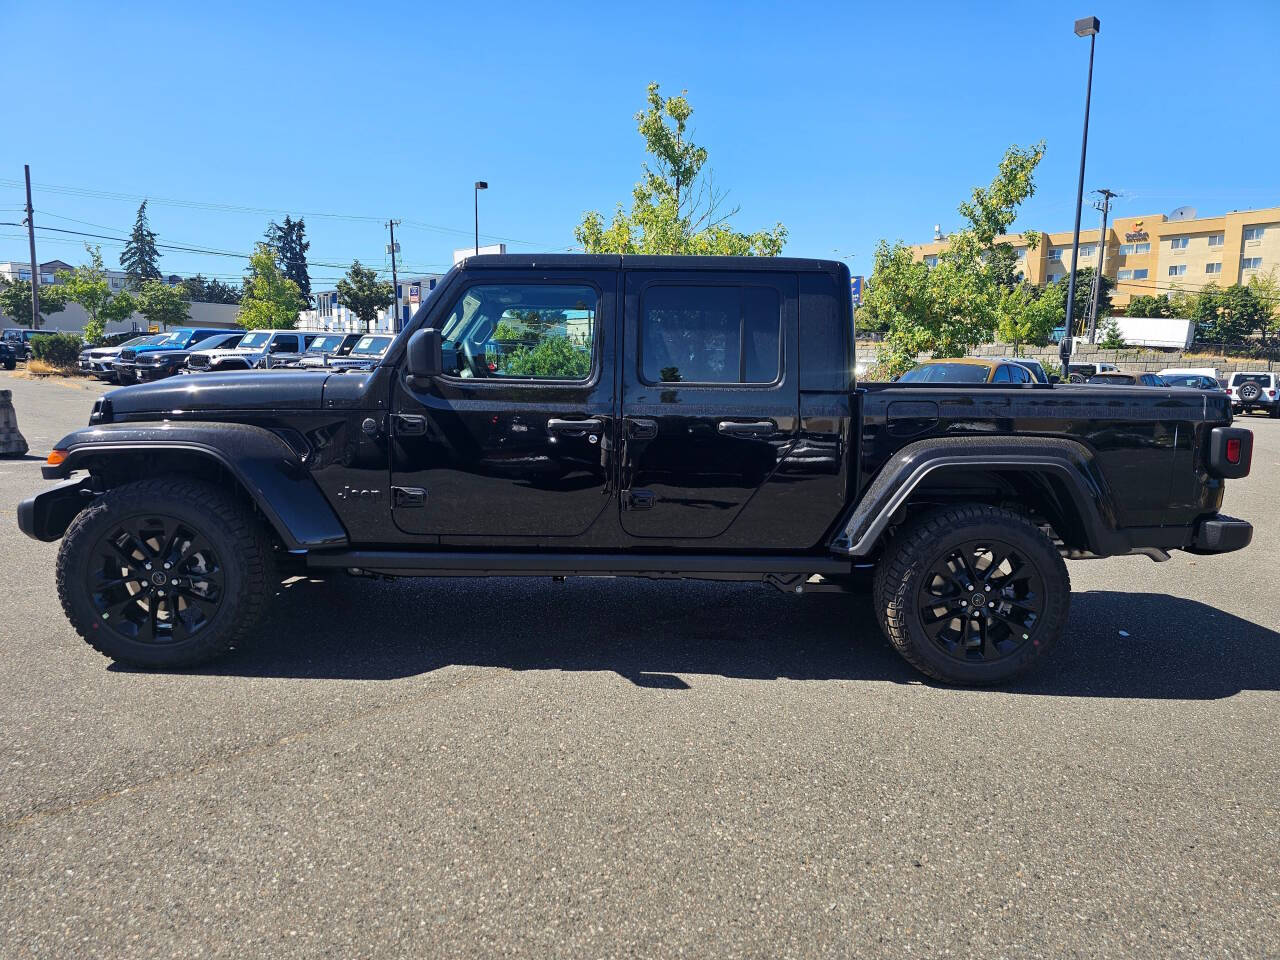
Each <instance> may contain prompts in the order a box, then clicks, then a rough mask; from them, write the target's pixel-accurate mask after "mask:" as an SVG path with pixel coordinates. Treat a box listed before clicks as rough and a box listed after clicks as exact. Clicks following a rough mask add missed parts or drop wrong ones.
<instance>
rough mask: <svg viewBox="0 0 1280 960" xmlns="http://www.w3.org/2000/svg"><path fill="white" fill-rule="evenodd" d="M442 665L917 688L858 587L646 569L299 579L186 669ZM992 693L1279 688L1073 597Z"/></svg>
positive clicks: (1162, 607) (1146, 606)
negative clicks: (1051, 635)
mask: <svg viewBox="0 0 1280 960" xmlns="http://www.w3.org/2000/svg"><path fill="white" fill-rule="evenodd" d="M1121 630H1124V631H1126V632H1127V633H1128V636H1121V635H1120V631H1121ZM456 665H461V666H476V667H497V668H505V669H510V670H562V671H578V670H584V671H612V672H614V673H616V674H618V675H619V676H622V677H625V678H626V679H628V680H630V681H631V682H632V683H634V684H636V685H637V686H641V687H650V688H655V689H660V690H675V691H683V690H688V689H691V688H693V687H696V686H697V685H698V678H699V677H700V676H721V677H728V678H733V679H753V680H774V679H783V678H785V679H792V680H815V681H833V680H880V681H890V682H893V683H931V681H928V680H926V679H925V678H923V677H922V676H921V675H920V674H918V673H916V672H915V671H914V670H913V669H911V668H910V667H909V666H908V665H907V664H906V663H905V662H904V661H903V660H902V659H901V658H900V657H898V655H897V654H896V653H895V652H894V651H893V650H892V649H891V648H890V647H889V645H888V643H887V642H886V641H885V639H884V637H883V635H882V634H881V632H880V630H879V627H878V626H877V625H876V622H875V619H874V617H873V616H872V610H871V605H870V602H869V600H868V599H866V598H865V597H859V596H844V595H832V594H823V595H812V596H808V597H796V596H791V595H779V594H778V593H775V592H774V591H772V590H770V589H767V588H764V587H761V586H759V585H757V584H732V583H729V584H715V583H705V582H689V581H686V582H660V581H644V580H578V581H572V580H571V581H569V582H568V583H564V584H555V585H552V584H549V583H548V582H547V581H546V580H543V579H504V580H492V579H491V580H481V579H474V580H473V579H457V580H447V579H439V580H421V581H414V580H402V581H395V582H390V583H387V582H367V581H354V580H346V579H344V578H336V579H334V580H330V581H327V582H318V581H299V582H296V583H294V584H291V585H287V586H285V587H282V589H281V595H280V596H278V597H277V598H276V603H275V604H274V606H273V610H272V613H271V614H270V616H269V617H268V619H267V620H266V622H265V623H264V624H263V629H262V630H261V632H260V634H259V636H258V638H257V639H256V640H255V641H254V642H253V643H252V644H251V645H250V646H247V647H246V648H245V649H243V650H240V651H237V652H235V653H233V654H232V655H231V656H229V657H225V658H223V659H221V660H219V661H216V662H214V663H211V664H208V665H206V666H204V667H201V668H197V669H196V670H195V671H194V672H197V673H201V674H208V675H219V676H245V677H272V678H300V679H302V678H305V679H351V680H390V679H397V678H404V677H410V676H416V675H419V674H423V673H429V672H431V671H433V670H437V669H439V668H441V667H445V666H456ZM995 689H998V690H1001V691H1003V692H1005V693H1019V694H1048V695H1054V696H1088V697H1126V698H1153V699H1189V700H1204V699H1216V698H1221V697H1229V696H1232V695H1233V694H1236V693H1239V692H1240V691H1241V690H1274V689H1280V634H1278V633H1276V632H1275V631H1273V630H1269V629H1267V628H1265V627H1262V626H1259V625H1258V624H1256V623H1252V622H1250V621H1248V620H1244V619H1241V618H1240V617H1236V616H1233V615H1231V614H1228V613H1224V612H1223V611H1221V610H1218V609H1216V608H1214V607H1211V606H1208V605H1207V604H1203V603H1199V602H1197V601H1194V600H1186V599H1181V598H1176V597H1169V596H1166V595H1163V594H1152V593H1122V592H1112V591H1088V592H1082V593H1076V594H1075V595H1074V596H1073V600H1072V614H1071V623H1070V627H1069V631H1068V634H1067V636H1066V637H1064V638H1063V641H1062V643H1061V644H1060V645H1059V646H1058V647H1057V648H1056V649H1055V650H1053V651H1052V652H1051V653H1050V655H1049V657H1048V659H1047V660H1046V662H1045V663H1044V664H1043V665H1041V666H1040V667H1039V668H1038V669H1036V670H1035V671H1033V672H1032V673H1031V674H1030V675H1028V676H1027V677H1026V678H1025V679H1023V680H1020V681H1016V682H1014V683H1012V684H1009V685H1006V686H1004V687H999V688H995Z"/></svg>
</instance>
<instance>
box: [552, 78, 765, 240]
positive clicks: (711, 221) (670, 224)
mask: <svg viewBox="0 0 1280 960" xmlns="http://www.w3.org/2000/svg"><path fill="white" fill-rule="evenodd" d="M692 114H693V107H692V106H690V105H689V101H688V100H687V99H686V97H685V92H684V91H682V92H681V94H680V95H679V96H677V97H663V96H662V94H661V93H660V92H659V89H658V84H656V83H651V84H649V88H648V108H647V109H645V110H642V111H641V112H639V113H637V114H636V115H635V119H636V123H637V125H638V128H639V132H640V135H641V136H642V137H643V138H644V141H645V152H646V153H647V154H648V156H649V158H650V159H649V161H646V162H645V163H644V165H643V176H642V178H641V180H640V182H639V183H637V184H636V185H635V188H634V189H633V190H632V191H631V210H630V212H627V211H626V210H624V209H623V205H622V204H621V203H619V204H618V205H617V208H616V209H615V210H614V214H613V219H612V220H611V221H609V223H608V224H607V225H606V223H605V218H604V216H603V215H602V214H601V213H600V212H599V211H596V210H592V211H591V212H589V213H587V214H586V215H585V216H583V218H582V222H581V223H580V224H578V226H577V227H576V228H575V229H574V231H573V234H574V236H575V237H576V238H577V240H578V243H579V244H581V245H582V248H583V249H584V250H585V251H586V252H587V253H648V254H710V255H737V256H769V257H774V256H777V255H778V254H779V253H780V252H781V251H782V246H783V244H784V243H786V239H787V230H786V228H785V227H784V226H783V225H782V224H781V223H778V224H775V225H774V226H773V228H772V229H768V230H757V231H755V232H754V233H740V232H738V231H736V230H734V229H733V228H732V227H731V226H730V221H731V220H732V219H733V218H734V217H735V216H736V215H737V213H738V209H739V208H738V207H736V206H735V207H731V208H729V207H726V205H725V202H726V199H727V194H726V193H725V192H724V191H723V190H720V189H719V188H717V187H716V186H715V182H714V180H713V178H712V176H711V174H710V173H709V172H704V170H703V167H704V166H705V164H706V162H707V151H706V148H704V147H700V146H698V145H697V144H695V143H693V142H692V141H690V140H689V139H688V135H687V134H688V123H689V117H690V116H691V115H692Z"/></svg>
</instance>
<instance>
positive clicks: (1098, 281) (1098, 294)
mask: <svg viewBox="0 0 1280 960" xmlns="http://www.w3.org/2000/svg"><path fill="white" fill-rule="evenodd" d="M1093 192H1094V193H1097V194H1101V195H1102V200H1101V202H1099V201H1094V204H1093V208H1094V209H1095V210H1101V211H1102V231H1101V232H1100V233H1099V234H1098V268H1097V269H1096V270H1095V271H1094V272H1093V296H1091V297H1090V298H1089V332H1088V333H1087V334H1086V338H1087V339H1088V341H1089V342H1090V343H1093V338H1094V335H1095V334H1096V333H1097V331H1098V307H1099V306H1101V304H1102V269H1103V267H1105V266H1106V265H1107V214H1108V213H1109V212H1110V211H1111V198H1112V197H1114V196H1115V195H1116V193H1115V191H1114V190H1108V189H1106V188H1105V187H1104V188H1103V189H1101V190H1095V191H1093Z"/></svg>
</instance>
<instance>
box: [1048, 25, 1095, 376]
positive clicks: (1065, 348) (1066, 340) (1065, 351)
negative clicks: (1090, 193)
mask: <svg viewBox="0 0 1280 960" xmlns="http://www.w3.org/2000/svg"><path fill="white" fill-rule="evenodd" d="M1101 28H1102V23H1101V22H1100V21H1099V20H1098V18H1097V17H1084V18H1083V19H1081V20H1077V21H1076V28H1075V29H1076V36H1077V37H1088V38H1089V79H1088V80H1087V81H1086V82H1085V87H1084V133H1083V135H1081V137H1080V181H1079V183H1077V185H1076V230H1075V235H1074V237H1073V238H1072V240H1071V276H1070V278H1069V279H1068V280H1067V331H1066V336H1064V337H1063V338H1062V345H1061V346H1060V347H1059V348H1058V355H1059V356H1060V357H1061V358H1062V376H1063V379H1066V376H1067V367H1068V366H1069V365H1070V363H1071V330H1072V326H1073V321H1074V318H1073V317H1072V313H1073V311H1072V307H1074V306H1075V300H1076V267H1077V265H1078V264H1077V261H1078V260H1079V259H1080V209H1081V207H1083V206H1084V158H1085V154H1086V152H1087V151H1088V149H1089V101H1090V100H1091V99H1092V97H1093V48H1094V44H1096V43H1097V40H1098V31H1099V30H1100V29H1101Z"/></svg>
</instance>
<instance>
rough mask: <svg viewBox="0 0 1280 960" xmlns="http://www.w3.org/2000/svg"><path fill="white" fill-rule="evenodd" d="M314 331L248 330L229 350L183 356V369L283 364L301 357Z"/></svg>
mask: <svg viewBox="0 0 1280 960" xmlns="http://www.w3.org/2000/svg"><path fill="white" fill-rule="evenodd" d="M314 337H315V334H305V333H299V332H298V331H297V330H251V331H250V332H249V333H246V334H245V335H244V337H243V339H241V341H240V342H239V343H238V344H236V346H235V347H234V348H233V349H230V350H199V351H197V352H195V353H192V354H191V355H190V356H189V357H187V370H189V371H190V372H191V373H205V372H207V371H210V370H253V369H259V370H261V369H265V368H267V367H285V366H288V365H289V364H291V363H294V362H296V361H297V360H298V359H299V358H301V356H302V354H303V352H304V351H305V350H306V349H307V345H308V344H309V343H310V342H311V340H312V339H313V338H314Z"/></svg>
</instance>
